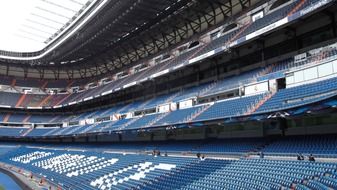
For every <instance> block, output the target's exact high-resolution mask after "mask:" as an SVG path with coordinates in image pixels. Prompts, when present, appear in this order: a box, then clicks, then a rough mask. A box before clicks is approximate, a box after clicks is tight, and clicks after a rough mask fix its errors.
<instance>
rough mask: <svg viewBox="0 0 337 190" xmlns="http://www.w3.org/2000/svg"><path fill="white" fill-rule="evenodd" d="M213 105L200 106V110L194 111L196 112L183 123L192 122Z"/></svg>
mask: <svg viewBox="0 0 337 190" xmlns="http://www.w3.org/2000/svg"><path fill="white" fill-rule="evenodd" d="M212 105H214V103H213V104H207V105H204V106H201V107H200V108H198V109H196V111H195V112H194V113H192V114H191V115H190V116H188V117H187V118H186V119H185V121H184V122H188V123H189V122H191V121H193V120H194V119H195V118H197V117H198V116H199V115H201V114H202V113H204V112H205V111H207V110H208V109H209V108H210V107H211V106H212Z"/></svg>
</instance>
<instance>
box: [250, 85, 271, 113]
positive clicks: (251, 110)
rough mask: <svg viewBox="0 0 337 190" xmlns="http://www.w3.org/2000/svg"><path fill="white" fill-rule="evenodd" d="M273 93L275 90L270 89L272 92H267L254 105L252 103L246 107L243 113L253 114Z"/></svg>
mask: <svg viewBox="0 0 337 190" xmlns="http://www.w3.org/2000/svg"><path fill="white" fill-rule="evenodd" d="M275 93H276V91H272V92H269V93H267V94H266V95H265V96H264V97H263V98H262V99H260V100H259V101H258V102H257V103H256V104H255V105H253V107H251V108H250V109H248V110H247V112H246V113H244V115H251V114H253V113H254V112H255V111H256V110H258V109H259V108H260V107H261V106H262V105H263V104H264V103H265V102H267V101H268V100H269V99H270V98H271V97H273V96H274V94H275Z"/></svg>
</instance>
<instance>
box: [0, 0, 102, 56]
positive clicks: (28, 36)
mask: <svg viewBox="0 0 337 190" xmlns="http://www.w3.org/2000/svg"><path fill="white" fill-rule="evenodd" d="M95 2H97V0H57V1H55V0H25V1H21V0H10V1H7V0H0V3H1V6H0V23H1V30H0V41H1V43H0V50H3V51H10V52H38V51H41V50H43V49H44V48H46V47H47V46H49V45H50V44H51V43H53V42H54V41H55V40H56V39H58V38H59V37H60V36H62V35H63V34H64V33H65V32H67V31H69V29H70V28H71V27H72V25H74V23H76V22H77V20H78V19H79V18H81V17H82V16H84V15H85V14H86V13H87V12H88V10H90V8H91V6H93V5H94V4H95ZM77 29H78V28H75V29H74V28H73V29H72V32H76V30H77Z"/></svg>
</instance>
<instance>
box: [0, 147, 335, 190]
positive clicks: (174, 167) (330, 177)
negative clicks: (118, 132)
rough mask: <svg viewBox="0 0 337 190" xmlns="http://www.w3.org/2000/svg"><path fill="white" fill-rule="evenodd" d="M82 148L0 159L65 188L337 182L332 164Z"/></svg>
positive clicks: (15, 153) (27, 151) (17, 151)
mask: <svg viewBox="0 0 337 190" xmlns="http://www.w3.org/2000/svg"><path fill="white" fill-rule="evenodd" d="M1 148H2V146H0V150H1ZM81 149H82V151H72V150H66V149H64V150H54V149H48V150H41V149H40V148H37V147H36V148H31V147H30V148H28V147H26V146H24V145H21V147H19V148H18V147H14V148H12V150H11V151H7V152H5V153H3V154H2V156H1V158H0V161H1V162H4V163H7V164H11V165H14V166H17V167H19V168H25V169H26V170H29V171H32V172H33V173H35V174H40V175H43V176H45V177H46V178H47V179H48V180H52V181H54V182H55V183H58V184H59V185H60V186H61V187H62V188H63V189H83V190H84V189H85V190H87V189H101V190H110V189H146V190H153V189H186V190H188V189H191V190H192V189H205V190H206V189H207V190H208V189H209V190H211V189H219V190H220V189H242V190H244V189H266V190H267V189H291V188H292V189H301V190H302V189H318V190H321V189H322V190H323V189H335V188H336V185H337V164H336V163H334V162H310V161H297V160H282V158H279V159H272V160H271V159H253V158H240V159H212V158H206V159H197V158H189V157H174V156H150V155H142V154H117V153H107V152H103V151H104V150H105V149H104V148H103V149H99V150H97V149H96V150H93V149H87V148H86V147H85V146H82V148H81ZM32 155H33V156H32ZM30 157H32V159H28V158H30ZM33 158H34V159H33Z"/></svg>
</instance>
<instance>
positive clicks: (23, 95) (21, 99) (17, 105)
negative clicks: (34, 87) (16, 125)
mask: <svg viewBox="0 0 337 190" xmlns="http://www.w3.org/2000/svg"><path fill="white" fill-rule="evenodd" d="M26 96H27V94H22V95H21V97H20V99H19V100H18V101H17V102H16V104H15V107H20V106H21V104H22V103H23V101H24V100H25V98H26Z"/></svg>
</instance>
